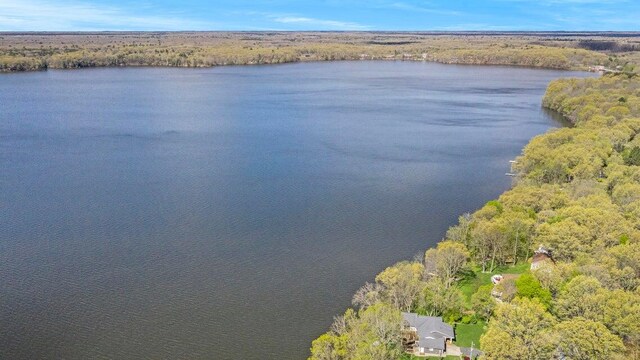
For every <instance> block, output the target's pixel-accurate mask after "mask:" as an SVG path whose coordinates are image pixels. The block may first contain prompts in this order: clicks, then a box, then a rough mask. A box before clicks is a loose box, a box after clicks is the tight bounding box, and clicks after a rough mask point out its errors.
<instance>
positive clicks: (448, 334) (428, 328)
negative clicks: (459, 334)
mask: <svg viewBox="0 0 640 360" xmlns="http://www.w3.org/2000/svg"><path fill="white" fill-rule="evenodd" d="M402 317H403V318H404V321H406V322H407V323H409V326H411V327H414V328H416V330H417V332H418V342H419V344H420V346H421V347H424V348H431V349H439V350H445V340H446V339H453V328H452V327H451V325H449V324H446V323H445V322H444V321H442V318H440V317H435V316H422V315H418V314H414V313H404V312H403V313H402Z"/></svg>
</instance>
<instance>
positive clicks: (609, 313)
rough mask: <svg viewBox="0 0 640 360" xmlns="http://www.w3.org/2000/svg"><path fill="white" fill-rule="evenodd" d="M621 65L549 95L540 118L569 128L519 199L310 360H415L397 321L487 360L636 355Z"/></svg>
mask: <svg viewBox="0 0 640 360" xmlns="http://www.w3.org/2000/svg"><path fill="white" fill-rule="evenodd" d="M618 66H621V67H622V68H623V69H624V70H621V72H620V73H618V74H610V75H605V76H602V77H600V78H594V79H560V80H556V81H553V82H552V83H551V84H549V86H548V89H547V92H546V94H545V96H544V99H543V106H544V107H546V108H548V109H552V110H555V111H557V112H559V113H560V114H562V115H563V116H564V117H565V118H566V119H568V120H569V121H570V122H571V123H572V124H574V127H569V128H561V129H557V130H553V131H550V132H548V133H546V134H543V135H540V136H537V137H535V138H533V139H532V140H531V141H530V142H529V144H528V145H527V146H526V147H525V148H524V150H523V153H522V155H521V156H520V157H518V158H517V159H516V160H515V162H514V163H513V172H514V173H515V174H516V183H515V185H514V187H513V188H512V189H510V190H508V191H506V192H505V193H503V194H502V195H501V196H500V197H499V198H498V199H497V200H492V201H489V202H488V203H487V204H486V205H485V206H484V207H482V208H481V209H479V210H477V211H476V212H474V213H473V214H464V215H462V216H460V218H459V223H458V224H457V225H455V226H452V227H451V228H450V229H449V230H448V231H447V233H446V235H445V236H444V237H443V241H442V242H440V243H439V244H438V246H437V247H436V248H435V249H429V250H427V251H426V253H425V254H424V256H423V257H422V258H420V259H414V260H412V261H404V262H400V263H398V264H395V265H393V266H390V267H388V268H387V269H385V270H384V271H383V272H381V273H380V274H378V275H377V276H376V278H375V282H374V283H371V284H365V286H363V287H362V288H361V289H360V290H358V291H357V292H356V294H355V295H354V297H353V307H354V308H353V309H348V310H347V312H346V313H345V314H344V315H342V316H338V317H336V318H335V321H334V323H333V325H332V326H331V329H330V330H329V331H328V332H327V333H325V334H323V335H321V336H320V337H318V338H317V339H316V340H315V341H314V342H313V344H312V347H311V357H310V359H311V360H325V359H326V360H329V359H333V360H335V359H345V360H346V359H365V358H366V359H380V360H382V359H397V358H403V359H412V358H413V356H412V355H409V354H407V353H406V352H405V350H408V348H407V339H406V337H405V335H404V334H406V332H407V328H406V327H405V326H406V325H405V324H404V323H403V320H402V316H401V315H400V314H401V312H413V313H417V314H420V315H427V316H437V317H442V318H443V319H444V320H445V321H446V322H448V323H450V324H452V325H454V326H455V328H456V340H455V343H457V344H458V345H460V346H469V345H470V344H475V345H476V347H477V346H478V344H479V345H480V348H481V350H482V351H483V354H482V356H481V357H482V358H483V359H496V360H498V359H525V358H527V359H541V360H542V359H603V360H604V359H629V358H634V359H635V358H637V357H638V356H640V136H638V134H640V78H639V77H638V75H637V74H636V67H635V65H634V64H633V63H625V64H624V65H618ZM538 246H540V247H539V248H538V252H536V256H534V259H533V260H532V259H531V257H530V256H531V255H532V254H533V253H534V250H535V249H536V248H537V247H538ZM538 255H540V256H538ZM531 261H533V262H535V264H534V263H531V265H529V262H531ZM501 274H508V276H502V275H501ZM495 276H499V277H498V279H500V280H499V281H498V282H497V283H496V282H493V283H492V281H493V279H494V277H495ZM458 330H459V331H458ZM452 358H453V357H452Z"/></svg>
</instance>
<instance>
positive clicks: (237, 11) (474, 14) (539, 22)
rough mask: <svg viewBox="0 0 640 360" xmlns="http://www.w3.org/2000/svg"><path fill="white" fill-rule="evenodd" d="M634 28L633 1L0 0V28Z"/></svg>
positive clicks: (639, 20)
mask: <svg viewBox="0 0 640 360" xmlns="http://www.w3.org/2000/svg"><path fill="white" fill-rule="evenodd" d="M28 30H33V31H47V30H49V31H76V30H77V31H80V30H443V31H447V30H593V31H595V30H618V31H621V30H624V31H630V30H640V0H486V1H471V0H469V1H463V0H448V1H447V0H444V1H442V0H422V1H419V0H397V1H396V0H315V1H293V0H213V1H206V0H181V1H180V0H160V1H150V0H142V1H137V0H106V1H96V0H0V31H28Z"/></svg>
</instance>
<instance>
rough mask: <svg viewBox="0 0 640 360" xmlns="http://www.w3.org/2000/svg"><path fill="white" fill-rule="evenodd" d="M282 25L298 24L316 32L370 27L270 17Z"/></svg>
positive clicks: (345, 22) (297, 17) (287, 17)
mask: <svg viewBox="0 0 640 360" xmlns="http://www.w3.org/2000/svg"><path fill="white" fill-rule="evenodd" d="M270 18H271V19H272V20H273V21H275V22H277V23H281V24H297V25H304V26H306V27H313V28H314V30H368V29H369V26H367V25H362V24H358V23H354V22H348V21H338V20H323V19H314V18H309V17H304V16H270Z"/></svg>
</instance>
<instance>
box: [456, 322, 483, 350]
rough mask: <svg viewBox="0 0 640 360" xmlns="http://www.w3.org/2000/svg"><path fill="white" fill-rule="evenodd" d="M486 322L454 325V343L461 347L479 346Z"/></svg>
mask: <svg viewBox="0 0 640 360" xmlns="http://www.w3.org/2000/svg"><path fill="white" fill-rule="evenodd" d="M486 325H487V324H486V323H485V322H478V323H477V324H458V325H456V341H454V343H455V344H456V345H458V346H462V347H471V345H472V344H473V347H474V348H476V349H477V348H478V347H479V346H480V336H482V334H484V332H485V331H486Z"/></svg>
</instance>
